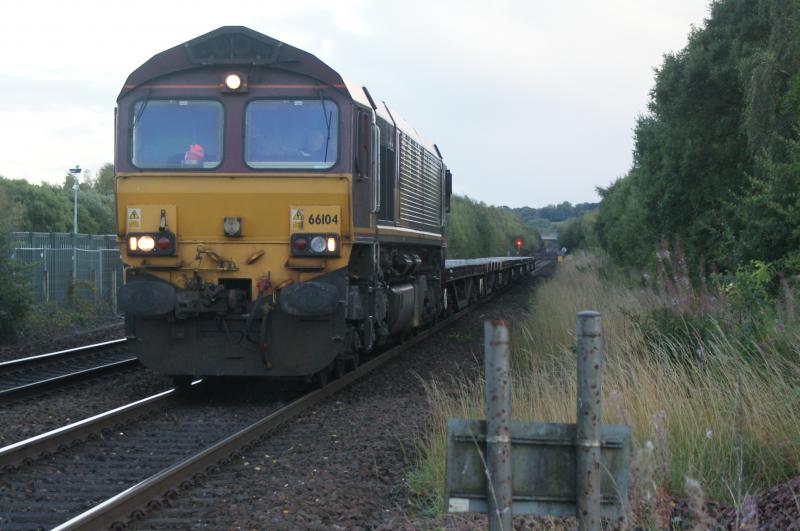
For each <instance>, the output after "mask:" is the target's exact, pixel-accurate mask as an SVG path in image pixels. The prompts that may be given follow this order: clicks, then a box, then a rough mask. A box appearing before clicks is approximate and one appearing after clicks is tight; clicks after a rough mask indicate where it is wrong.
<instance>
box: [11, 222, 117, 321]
mask: <svg viewBox="0 0 800 531" xmlns="http://www.w3.org/2000/svg"><path fill="white" fill-rule="evenodd" d="M11 256H12V258H14V259H15V260H17V261H19V262H20V263H22V264H26V265H27V267H25V268H24V270H25V273H26V274H27V275H28V286H29V288H30V291H31V298H32V299H33V300H34V301H41V302H51V301H52V302H68V301H70V300H72V299H74V298H75V297H80V298H81V299H83V300H89V301H93V302H101V301H105V302H106V303H108V304H109V306H110V307H111V309H112V310H113V311H114V313H116V311H117V287H118V286H121V285H122V278H123V277H122V261H121V260H120V255H119V247H118V246H117V243H116V236H114V235H93V234H69V233H50V232H15V233H13V234H12V255H11Z"/></svg>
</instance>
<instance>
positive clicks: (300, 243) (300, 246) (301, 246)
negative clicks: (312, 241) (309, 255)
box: [294, 238, 308, 251]
mask: <svg viewBox="0 0 800 531" xmlns="http://www.w3.org/2000/svg"><path fill="white" fill-rule="evenodd" d="M307 246H308V242H307V241H306V240H305V238H297V239H296V240H295V241H294V248H295V249H297V250H298V251H305V250H306V247H307Z"/></svg>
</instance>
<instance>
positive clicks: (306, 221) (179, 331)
mask: <svg viewBox="0 0 800 531" xmlns="http://www.w3.org/2000/svg"><path fill="white" fill-rule="evenodd" d="M359 108H360V107H359V104H358V102H355V101H354V100H353V99H352V97H351V96H350V94H349V93H348V91H347V87H346V85H345V84H344V82H343V80H342V79H341V78H340V77H339V76H338V74H336V73H335V72H334V71H332V70H330V69H329V68H328V67H326V66H325V65H324V64H323V63H321V62H320V61H319V60H317V59H316V58H315V57H313V56H311V55H310V54H307V53H305V52H302V51H301V50H297V49H295V48H291V47H289V46H286V45H284V44H283V43H280V42H278V41H274V40H273V39H270V38H269V37H266V36H263V35H261V34H258V33H255V32H252V31H250V30H247V29H246V28H238V27H228V28H220V29H219V30H216V31H214V32H211V33H209V34H207V35H205V36H203V37H200V38H198V39H194V40H193V41H190V42H188V43H186V44H184V45H181V46H177V47H175V48H173V49H170V50H167V51H166V52H163V53H161V54H159V55H156V56H155V57H153V58H152V59H151V60H150V61H148V62H147V63H145V64H144V65H142V67H140V68H139V69H137V70H136V71H135V72H134V73H133V74H131V76H130V77H129V78H128V81H127V82H126V85H125V87H124V88H123V91H122V93H121V94H120V97H119V99H118V107H117V137H116V157H115V165H116V170H117V179H116V193H117V194H116V200H117V207H116V208H117V231H118V236H119V239H120V240H119V241H120V249H121V253H122V256H123V260H124V262H125V264H126V266H127V267H128V268H127V274H126V285H125V286H124V287H123V288H122V289H121V290H120V294H119V302H120V306H121V308H122V309H123V310H124V311H125V312H126V327H127V335H128V336H129V338H131V340H132V341H131V344H132V346H131V348H132V350H133V351H134V352H135V354H136V355H137V356H138V357H139V358H140V359H141V360H142V362H143V363H145V364H146V365H147V366H149V367H151V368H153V369H155V370H157V371H159V372H161V373H165V374H170V375H174V376H183V377H186V376H188V375H271V376H308V375H312V374H315V373H318V372H320V371H322V370H324V369H326V368H327V367H329V366H330V364H331V363H332V361H333V360H334V359H335V358H336V357H337V356H340V355H341V354H342V352H343V351H345V350H347V349H348V348H349V345H347V344H346V342H347V338H346V337H345V336H346V335H347V331H346V329H345V315H344V311H345V304H344V301H345V299H346V298H347V284H348V263H349V261H350V255H351V252H352V248H353V241H354V239H355V238H356V237H357V235H356V233H355V230H356V227H355V226H354V222H358V221H359V220H354V205H353V200H352V198H353V197H358V196H359V194H360V195H362V196H364V197H365V198H367V201H365V204H364V206H363V208H361V209H360V210H363V213H361V214H359V212H355V217H359V215H360V218H361V220H360V225H361V226H362V227H363V228H362V229H361V230H362V231H367V232H369V230H370V229H369V227H370V225H371V224H373V217H372V214H371V212H370V207H369V204H367V203H369V198H370V197H371V194H372V192H371V191H370V190H371V186H372V185H371V181H370V180H369V179H366V178H361V177H362V174H363V175H364V177H366V168H365V169H364V170H360V168H358V165H359V162H360V163H361V165H362V166H365V165H369V161H368V160H367V159H366V157H364V156H362V157H361V158H360V159H359V156H358V153H357V151H358V150H357V149H354V146H357V145H358V138H364V139H365V142H367V143H369V142H371V136H370V135H371V134H372V132H373V131H374V129H375V128H374V127H373V126H372V123H371V121H369V120H367V119H366V118H364V119H361V120H359V116H360V114H359V112H360V111H359ZM370 112H371V111H370ZM363 115H364V117H367V116H369V114H367V113H363ZM359 127H361V128H362V129H363V131H361V132H359ZM359 134H360V136H359ZM354 151H355V152H356V153H355V154H354ZM362 188H363V190H362Z"/></svg>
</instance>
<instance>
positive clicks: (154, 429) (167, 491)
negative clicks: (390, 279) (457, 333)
mask: <svg viewBox="0 0 800 531" xmlns="http://www.w3.org/2000/svg"><path fill="white" fill-rule="evenodd" d="M537 271H540V270H537ZM534 274H535V273H534ZM491 298H492V297H487V298H486V299H484V300H489V299H491ZM475 307H477V305H474V306H471V307H470V308H468V309H467V310H465V311H462V312H459V313H457V314H455V315H452V316H450V317H449V318H447V319H445V320H443V321H441V322H440V323H439V324H438V325H436V326H435V327H433V328H431V329H429V330H427V331H425V332H422V333H420V334H419V335H417V336H414V337H412V338H411V339H409V340H407V341H406V342H404V343H403V344H401V345H399V346H396V347H394V348H391V349H389V350H387V351H385V352H383V353H382V354H380V355H378V356H377V357H374V358H373V359H371V360H370V361H368V362H367V363H365V364H364V365H362V366H360V367H358V368H357V369H355V370H354V371H352V372H349V373H347V374H345V375H343V376H341V377H340V378H338V379H337V380H335V381H333V382H332V383H330V384H328V385H327V386H326V387H324V388H322V389H317V390H314V391H312V392H310V393H307V394H303V395H302V396H300V395H299V394H298V395H297V396H296V397H291V396H290V400H291V401H290V402H289V403H285V402H284V401H283V400H285V399H286V397H287V393H286V392H285V391H282V392H281V393H280V399H279V398H277V397H268V396H266V397H264V401H263V402H262V403H260V404H256V405H253V404H238V403H235V402H227V401H224V402H223V403H221V404H213V403H198V402H196V401H191V400H189V401H187V400H185V399H183V398H182V397H181V396H176V393H175V391H174V390H171V391H166V392H164V393H160V394H158V395H155V396H152V397H150V398H147V399H144V400H140V401H138V402H136V403H133V404H129V405H127V406H123V407H121V408H117V409H116V410H113V411H109V412H107V413H104V414H102V415H98V416H96V417H93V418H91V419H86V420H84V421H81V422H78V423H75V424H72V425H69V426H65V427H63V428H60V429H58V430H54V431H53V432H49V433H47V434H43V435H40V436H37V437H33V438H31V439H28V440H26V441H22V442H19V443H15V444H13V445H10V446H7V447H5V448H2V449H0V490H2V491H3V492H4V496H3V497H2V498H0V527H2V528H3V529H16V528H30V527H31V526H34V527H36V526H44V527H55V529H99V528H108V527H124V526H126V525H127V524H128V523H130V522H132V521H136V520H138V519H140V518H141V517H143V516H144V514H145V513H144V510H146V509H147V508H149V509H154V508H157V507H159V506H160V505H161V504H163V503H169V500H170V499H171V498H174V497H176V496H177V495H178V494H179V493H180V492H181V491H182V490H184V489H188V488H191V487H192V486H193V485H194V484H196V483H198V482H202V481H203V479H204V476H205V474H207V473H209V472H212V471H214V470H215V469H216V468H217V467H219V466H221V465H225V464H226V463H228V462H229V461H230V459H231V458H232V457H233V456H236V455H237V453H238V452H240V451H246V450H247V449H248V448H250V447H251V446H252V445H253V444H255V443H256V442H258V441H259V440H260V439H264V438H266V437H268V436H269V434H270V432H271V431H273V430H274V429H275V428H277V427H278V426H280V425H282V424H285V423H286V422H288V421H290V420H291V419H292V418H294V417H295V416H297V415H298V414H299V413H301V412H303V411H305V410H307V409H308V408H310V407H312V406H314V405H315V404H318V403H319V402H321V401H323V400H325V399H326V398H328V397H330V396H331V395H333V394H335V393H337V392H338V391H340V390H341V389H343V388H345V387H347V386H350V385H351V384H353V383H354V382H355V381H357V380H359V379H361V378H363V377H365V376H366V375H368V374H369V373H371V372H372V371H374V370H375V369H377V368H378V367H380V366H383V365H385V364H386V363H388V362H389V361H391V360H392V359H394V358H396V357H397V356H399V355H400V354H402V353H403V352H405V351H406V350H408V349H409V348H411V347H412V346H414V345H416V344H418V343H419V342H421V341H423V340H425V339H426V338H428V337H430V336H431V335H433V334H436V333H438V332H439V331H440V330H442V329H443V328H445V327H447V326H448V325H450V324H451V323H453V322H454V321H456V320H457V319H459V318H460V317H462V316H463V315H465V314H466V313H468V312H469V311H471V310H472V309H474V308H475ZM200 385H202V384H198V385H196V387H195V388H197V387H200ZM196 394H198V395H199V394H201V393H196ZM202 395H203V396H204V397H205V398H206V399H207V398H208V397H207V393H202ZM281 399H283V400H281ZM145 425H146V426H145ZM62 522H63V523H62Z"/></svg>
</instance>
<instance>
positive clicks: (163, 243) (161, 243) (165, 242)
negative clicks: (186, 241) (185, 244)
mask: <svg viewBox="0 0 800 531" xmlns="http://www.w3.org/2000/svg"><path fill="white" fill-rule="evenodd" d="M171 243H172V242H171V241H169V238H167V237H165V236H161V237H160V238H159V239H158V240H156V245H158V248H159V249H161V250H162V251H166V250H167V249H169V246H170V244H171Z"/></svg>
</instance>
